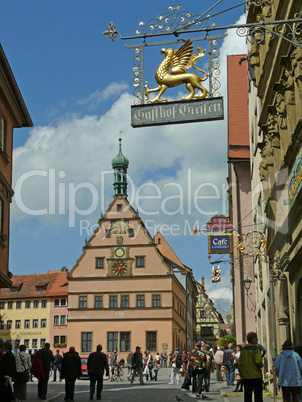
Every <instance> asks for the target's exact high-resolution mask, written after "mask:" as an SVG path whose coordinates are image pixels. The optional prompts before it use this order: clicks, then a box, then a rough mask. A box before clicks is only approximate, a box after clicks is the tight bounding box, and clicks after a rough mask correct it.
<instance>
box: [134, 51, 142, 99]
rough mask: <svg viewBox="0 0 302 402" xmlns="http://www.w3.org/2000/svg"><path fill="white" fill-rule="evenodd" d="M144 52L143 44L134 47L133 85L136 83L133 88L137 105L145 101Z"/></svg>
mask: <svg viewBox="0 0 302 402" xmlns="http://www.w3.org/2000/svg"><path fill="white" fill-rule="evenodd" d="M143 52H144V48H143V46H137V47H135V48H134V55H135V56H134V58H133V64H134V67H133V75H134V78H133V85H134V90H133V95H134V96H135V98H136V99H135V101H134V104H135V105H139V104H141V103H144V93H143V92H142V81H143V79H142V75H143V74H142V59H143V57H142V56H143Z"/></svg>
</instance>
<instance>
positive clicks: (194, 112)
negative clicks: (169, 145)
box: [131, 97, 223, 127]
mask: <svg viewBox="0 0 302 402" xmlns="http://www.w3.org/2000/svg"><path fill="white" fill-rule="evenodd" d="M222 119H223V98H222V97H219V98H206V99H203V100H193V101H186V102H182V101H176V102H167V103H160V104H156V105H154V104H152V105H132V106H131V125H132V127H143V126H155V125H163V124H179V123H193V122H198V121H209V120H222Z"/></svg>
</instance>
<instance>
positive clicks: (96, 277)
mask: <svg viewBox="0 0 302 402" xmlns="http://www.w3.org/2000/svg"><path fill="white" fill-rule="evenodd" d="M118 205H119V206H118ZM129 229H133V236H129ZM106 230H107V235H108V234H109V232H110V237H109V236H108V237H107V238H106V236H103V235H100V234H101V233H106ZM163 240H164V239H163V238H161V241H163ZM157 242H158V239H157V240H155V239H152V238H151V236H150V235H149V233H148V232H147V231H146V229H145V227H144V225H143V223H142V222H141V220H140V218H139V217H138V215H137V213H136V212H135V211H134V210H133V209H132V207H131V206H130V205H129V203H128V201H127V199H126V198H125V197H123V196H116V197H115V198H114V201H113V202H112V203H111V205H110V206H109V208H108V210H107V211H106V213H105V214H104V216H103V217H102V218H101V220H100V221H99V228H98V229H97V230H96V231H95V235H93V236H92V238H91V239H89V241H88V242H87V244H86V246H85V247H84V249H83V253H82V255H81V257H80V258H79V259H78V261H77V264H76V265H75V267H74V268H73V269H72V270H71V271H70V275H69V295H68V343H69V344H72V345H73V346H75V347H76V350H78V351H79V352H80V353H81V355H83V356H85V355H87V354H88V353H90V352H91V351H94V350H95V349H96V346H97V344H99V343H101V344H102V345H103V349H104V350H105V351H106V352H107V353H110V352H112V351H113V349H117V351H118V353H119V356H120V358H121V357H123V358H126V357H127V355H128V353H129V351H134V350H135V347H136V346H141V348H142V349H143V350H145V349H147V348H149V349H150V350H151V351H152V353H154V352H155V353H156V352H157V351H159V352H162V351H164V350H166V351H167V352H170V351H171V350H172V349H174V348H175V347H179V348H183V347H184V346H185V344H186V308H187V305H186V295H187V294H186V290H185V288H184V287H183V286H182V284H181V283H180V282H179V281H178V280H177V278H176V276H175V275H174V274H173V269H174V268H175V263H174V262H173V261H172V260H170V259H168V258H166V257H165V256H164V255H163V254H162V253H164V250H161V252H160V250H159V246H158V244H157ZM160 243H161V242H160ZM170 254H171V255H172V253H171V251H170ZM171 258H172V259H173V255H172V257H171ZM98 259H102V263H101V265H102V267H101V268H97V266H96V261H99V260H98ZM181 265H182V264H181V262H179V267H180V268H182V267H181ZM119 267H120V268H121V271H119ZM96 298H97V299H96ZM142 300H143V304H144V305H143V306H141V303H142ZM83 301H84V304H83ZM96 303H101V304H96ZM123 303H124V304H123ZM125 303H126V304H125ZM147 334H148V336H149V344H147ZM125 339H126V341H125ZM86 340H87V341H86ZM87 345H88V346H87Z"/></svg>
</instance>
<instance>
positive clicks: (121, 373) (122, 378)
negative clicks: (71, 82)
mask: <svg viewBox="0 0 302 402" xmlns="http://www.w3.org/2000/svg"><path fill="white" fill-rule="evenodd" d="M120 381H124V372H123V370H122V369H121V371H120Z"/></svg>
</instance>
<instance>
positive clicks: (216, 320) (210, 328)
mask: <svg viewBox="0 0 302 402" xmlns="http://www.w3.org/2000/svg"><path fill="white" fill-rule="evenodd" d="M201 282H202V283H199V282H196V285H197V290H198V294H197V303H196V327H197V340H198V341H204V342H206V343H208V344H211V345H213V346H214V344H215V343H216V342H217V341H218V339H219V338H220V325H221V324H223V323H224V321H223V318H222V316H221V314H220V313H218V311H217V310H216V309H215V307H214V304H213V302H212V300H211V299H210V298H209V297H208V295H207V294H206V291H205V287H204V278H201Z"/></svg>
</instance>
